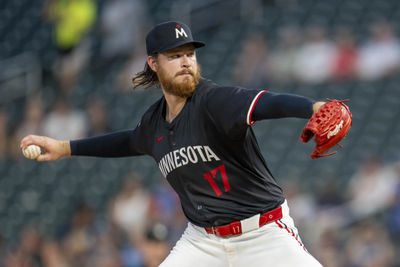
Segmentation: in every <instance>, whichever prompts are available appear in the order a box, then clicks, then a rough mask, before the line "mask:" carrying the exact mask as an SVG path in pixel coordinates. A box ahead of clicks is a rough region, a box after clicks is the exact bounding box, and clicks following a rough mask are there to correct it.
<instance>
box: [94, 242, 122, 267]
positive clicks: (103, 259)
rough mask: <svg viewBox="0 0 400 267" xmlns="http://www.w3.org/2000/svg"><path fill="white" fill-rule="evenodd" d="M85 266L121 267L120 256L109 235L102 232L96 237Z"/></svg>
mask: <svg viewBox="0 0 400 267" xmlns="http://www.w3.org/2000/svg"><path fill="white" fill-rule="evenodd" d="M88 262H89V263H88V265H87V266H96V267H122V266H123V265H122V263H123V262H122V257H121V256H120V252H119V250H118V248H117V247H116V246H115V244H114V242H113V240H112V239H111V236H110V235H108V234H102V235H101V236H99V238H98V239H97V242H96V244H95V247H94V248H93V252H92V254H91V255H90V257H89V261H88Z"/></svg>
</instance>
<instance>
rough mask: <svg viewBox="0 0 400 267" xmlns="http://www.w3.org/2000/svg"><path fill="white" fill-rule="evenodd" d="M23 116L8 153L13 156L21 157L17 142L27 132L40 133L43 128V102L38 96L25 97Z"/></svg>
mask: <svg viewBox="0 0 400 267" xmlns="http://www.w3.org/2000/svg"><path fill="white" fill-rule="evenodd" d="M26 101H27V103H26V105H25V111H24V118H23V121H22V122H21V124H20V125H18V127H17V130H16V131H15V133H14V136H13V141H12V147H11V148H10V153H11V154H12V156H13V157H14V158H17V157H21V155H22V154H21V150H20V148H19V142H20V141H21V139H22V138H23V137H24V136H26V135H28V134H35V135H41V134H42V133H43V132H42V129H43V102H42V99H41V98H40V97H38V96H34V97H31V98H27V99H26Z"/></svg>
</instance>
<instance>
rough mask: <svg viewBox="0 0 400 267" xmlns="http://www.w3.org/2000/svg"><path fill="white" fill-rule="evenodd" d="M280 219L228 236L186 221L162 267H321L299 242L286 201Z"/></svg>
mask: <svg viewBox="0 0 400 267" xmlns="http://www.w3.org/2000/svg"><path fill="white" fill-rule="evenodd" d="M282 212H283V217H282V219H280V220H278V221H275V222H272V223H269V224H266V225H264V226H262V227H261V228H258V229H256V230H252V231H250V232H247V233H244V234H241V235H238V236H231V237H218V236H215V235H213V234H207V233H206V231H205V230H204V228H201V227H198V226H195V225H193V224H192V223H189V224H188V227H187V228H186V230H185V232H184V233H183V235H182V237H181V238H180V240H179V241H178V242H177V243H176V245H175V247H174V248H173V249H172V251H171V253H170V254H169V255H168V257H167V258H166V259H165V260H164V262H163V263H161V265H160V266H161V267H203V266H204V267H227V266H229V267H250V266H257V267H262V266H273V267H293V266H296V267H314V266H319V267H320V266H322V265H321V264H320V263H319V262H318V261H317V260H316V259H315V258H314V257H313V256H311V254H309V253H308V252H307V250H306V249H305V248H304V245H303V244H302V243H301V240H300V237H299V236H298V232H297V229H296V227H295V226H294V222H293V219H292V218H291V217H290V216H289V208H288V206H287V203H286V201H285V203H283V204H282Z"/></svg>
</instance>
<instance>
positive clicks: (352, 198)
mask: <svg viewBox="0 0 400 267" xmlns="http://www.w3.org/2000/svg"><path fill="white" fill-rule="evenodd" d="M397 184H398V177H397V175H396V173H395V171H394V169H393V168H391V167H390V166H389V167H384V166H383V164H382V162H381V159H380V158H378V157H370V158H368V159H367V160H366V161H365V162H364V163H363V165H362V166H361V168H360V169H359V170H358V171H357V172H356V173H355V174H354V175H353V177H352V178H351V180H350V184H349V189H348V197H349V203H348V205H349V208H350V209H351V211H352V213H353V214H354V215H355V216H356V218H357V217H364V216H368V215H372V214H374V213H376V212H379V211H382V210H383V209H385V208H387V207H388V206H389V203H391V202H392V200H393V198H394V195H395V193H396V192H395V190H396V185H397Z"/></svg>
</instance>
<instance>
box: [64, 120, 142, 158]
mask: <svg viewBox="0 0 400 267" xmlns="http://www.w3.org/2000/svg"><path fill="white" fill-rule="evenodd" d="M144 137H145V134H144V129H143V127H141V124H140V123H139V124H138V126H137V127H136V128H135V129H133V130H124V131H118V132H114V133H110V134H106V135H101V136H95V137H89V138H83V139H79V140H72V141H71V142H70V146H71V155H74V156H92V157H128V156H137V155H143V154H147V151H148V149H147V147H146V142H145V140H146V139H143V138H144Z"/></svg>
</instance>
